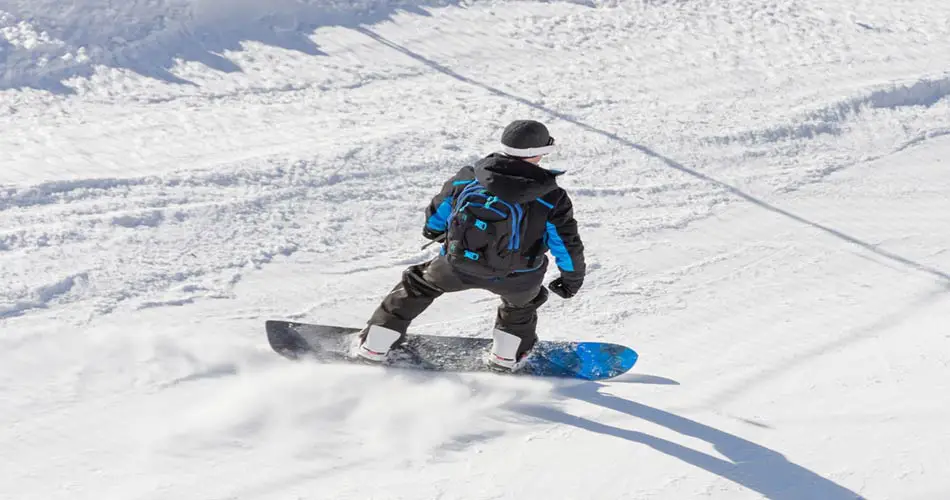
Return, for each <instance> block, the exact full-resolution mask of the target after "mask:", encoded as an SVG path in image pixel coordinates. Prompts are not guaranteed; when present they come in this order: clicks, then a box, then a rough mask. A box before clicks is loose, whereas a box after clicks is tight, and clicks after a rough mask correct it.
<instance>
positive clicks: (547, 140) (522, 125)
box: [501, 120, 554, 158]
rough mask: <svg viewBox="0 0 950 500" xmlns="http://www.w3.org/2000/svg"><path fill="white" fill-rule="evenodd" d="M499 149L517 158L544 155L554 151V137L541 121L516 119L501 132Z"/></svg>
mask: <svg viewBox="0 0 950 500" xmlns="http://www.w3.org/2000/svg"><path fill="white" fill-rule="evenodd" d="M501 150H502V151H503V152H504V153H505V154H507V155H509V156H516V157H518V158H531V157H534V156H541V155H546V154H548V153H552V152H554V138H553V137H551V135H550V134H548V128H547V127H545V126H544V124H543V123H541V122H536V121H534V120H516V121H513V122H511V123H510V124H509V125H508V126H507V127H505V131H504V132H502V134H501Z"/></svg>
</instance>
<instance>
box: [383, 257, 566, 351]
mask: <svg viewBox="0 0 950 500" xmlns="http://www.w3.org/2000/svg"><path fill="white" fill-rule="evenodd" d="M543 269H544V266H542V267H541V269H539V270H537V271H533V272H527V273H517V274H513V275H511V276H508V277H505V278H503V279H497V280H492V279H485V278H478V277H474V276H469V275H466V274H463V273H460V272H458V271H457V270H455V268H454V267H453V266H452V264H450V263H449V262H448V261H447V260H446V259H445V257H443V256H439V257H436V258H435V259H433V260H431V261H429V262H426V263H425V264H418V265H414V266H411V267H409V268H408V269H406V270H405V271H404V272H403V273H402V281H400V282H399V283H398V284H397V285H396V286H395V287H394V288H393V290H392V291H391V292H389V295H387V296H386V298H384V299H383V301H382V303H381V304H380V305H379V307H378V308H377V309H376V312H374V313H373V316H372V317H371V318H370V320H369V324H371V325H379V326H383V327H386V328H389V329H391V330H395V331H397V332H399V333H402V334H403V335H405V334H406V330H408V328H409V324H410V323H411V322H412V320H414V319H415V318H416V317H417V316H419V315H420V314H422V312H423V311H425V310H426V308H428V307H429V306H430V305H431V304H432V302H433V301H435V299H437V298H438V297H439V296H441V295H442V294H443V293H448V292H458V291H462V290H470V289H473V288H478V289H482V290H488V291H489V292H492V293H494V294H496V295H499V296H500V297H501V305H499V306H498V314H497V316H496V317H495V328H497V329H499V330H502V331H504V332H508V333H510V334H512V335H515V336H517V337H519V338H521V345H520V346H519V347H518V356H521V355H522V354H523V353H525V352H527V351H528V350H530V349H531V348H532V347H534V344H535V342H537V340H538V335H537V333H536V330H537V326H538V308H539V307H541V305H542V304H544V303H545V302H546V301H547V300H548V291H547V289H545V288H544V287H543V286H542V281H543V279H544V271H543Z"/></svg>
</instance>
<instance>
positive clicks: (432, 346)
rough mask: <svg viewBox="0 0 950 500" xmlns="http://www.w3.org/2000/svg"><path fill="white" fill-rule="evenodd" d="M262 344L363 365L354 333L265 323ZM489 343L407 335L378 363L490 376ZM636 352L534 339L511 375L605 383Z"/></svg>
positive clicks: (291, 354) (296, 355)
mask: <svg viewBox="0 0 950 500" xmlns="http://www.w3.org/2000/svg"><path fill="white" fill-rule="evenodd" d="M265 328H266V330H267V341H268V342H269V343H270V346H271V348H273V349H274V351H276V352H277V353H278V354H280V355H282V356H284V357H286V358H289V359H315V360H318V361H325V362H337V363H341V362H342V363H360V362H366V361H364V360H363V359H362V358H360V357H358V356H356V355H355V354H354V352H355V349H354V347H355V345H356V342H357V336H358V334H359V331H360V329H359V328H348V327H342V326H330V325H314V324H308V323H294V322H289V321H274V320H271V321H267V322H266V323H265ZM491 343H492V341H491V339H487V338H475V337H449V336H437V335H418V334H411V333H410V334H408V335H406V340H405V342H404V343H403V344H401V345H400V346H398V347H394V348H393V350H392V351H390V354H389V358H388V359H387V360H386V361H385V362H384V363H383V364H384V365H386V366H392V367H397V368H411V369H417V370H429V371H445V372H492V371H493V370H492V369H491V368H489V367H488V366H487V365H486V363H485V361H484V360H485V358H486V356H487V355H488V350H489V348H490V347H491ZM636 362H637V353H636V352H635V351H634V350H633V349H630V348H629V347H625V346H622V345H619V344H610V343H605V342H565V341H550V340H539V341H538V343H537V344H536V345H535V347H534V349H532V350H531V352H530V353H529V354H528V361H527V363H526V364H525V366H524V368H522V369H521V370H519V371H518V372H516V375H531V376H539V377H560V378H574V379H582V380H605V379H609V378H613V377H616V376H618V375H621V374H623V373H626V372H627V371H629V370H630V369H631V368H633V365H634V364H635V363H636Z"/></svg>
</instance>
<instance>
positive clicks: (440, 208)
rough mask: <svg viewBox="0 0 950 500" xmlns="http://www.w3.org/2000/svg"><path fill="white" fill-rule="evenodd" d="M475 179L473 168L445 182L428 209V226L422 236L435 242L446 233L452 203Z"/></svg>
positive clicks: (467, 168) (423, 229) (462, 171)
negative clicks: (465, 186) (462, 189)
mask: <svg viewBox="0 0 950 500" xmlns="http://www.w3.org/2000/svg"><path fill="white" fill-rule="evenodd" d="M474 179H475V171H474V170H473V169H472V168H471V167H465V168H463V169H462V170H459V172H458V173H457V174H455V175H454V176H453V177H452V178H451V179H449V180H447V181H445V184H443V185H442V190H441V191H439V194H437V195H435V196H434V197H433V198H432V201H431V202H430V203H429V206H427V207H426V224H425V227H424V228H422V235H423V236H425V237H426V238H428V239H430V240H434V239H436V238H438V237H439V236H441V235H442V233H444V232H445V231H446V224H448V220H449V215H450V214H451V213H452V202H454V201H455V195H456V194H458V193H459V192H460V191H461V188H462V186H464V185H465V184H468V183H470V182H472V180H474Z"/></svg>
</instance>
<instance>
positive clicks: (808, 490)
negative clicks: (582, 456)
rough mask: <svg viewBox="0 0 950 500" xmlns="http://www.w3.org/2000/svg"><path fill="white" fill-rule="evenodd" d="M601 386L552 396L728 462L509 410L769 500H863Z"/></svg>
mask: <svg viewBox="0 0 950 500" xmlns="http://www.w3.org/2000/svg"><path fill="white" fill-rule="evenodd" d="M602 387H605V386H604V385H603V384H599V383H596V382H590V383H581V384H577V385H571V386H561V387H557V388H556V389H555V392H556V393H557V394H558V395H560V396H563V397H565V398H568V399H576V400H580V401H585V402H588V403H590V404H593V405H597V406H601V407H603V408H607V409H610V410H614V411H617V412H620V413H623V414H626V415H629V416H631V417H634V418H638V419H641V420H645V421H648V422H651V423H654V424H657V425H660V426H663V427H666V428H667V429H670V430H672V431H675V432H678V433H680V434H682V435H684V436H689V437H691V438H695V439H699V440H702V441H705V442H707V443H709V444H711V445H712V446H713V447H715V449H716V451H718V452H719V453H721V454H722V455H723V456H725V457H727V459H728V460H723V459H721V458H718V457H715V456H712V455H709V454H706V453H703V452H700V451H697V450H694V449H692V448H688V447H686V446H683V445H681V444H677V443H674V442H672V441H668V440H666V439H662V438H658V437H655V436H651V435H649V434H646V433H643V432H639V431H634V430H629V429H622V428H619V427H614V426H610V425H606V424H601V423H599V422H596V421H594V420H590V419H587V418H583V417H577V416H574V415H570V414H568V413H566V412H564V411H562V410H560V409H557V408H552V407H550V406H545V405H539V404H516V405H513V407H512V409H514V411H516V412H518V413H521V414H523V415H526V416H529V417H532V418H536V419H540V420H546V421H549V422H554V423H559V424H565V425H572V426H574V427H578V428H581V429H584V430H588V431H590V432H596V433H598V434H604V435H608V436H614V437H617V438H620V439H624V440H626V441H630V442H631V443H635V444H640V445H645V446H649V447H650V448H653V449H654V450H656V451H659V452H661V453H664V454H666V455H669V456H671V457H675V458H677V459H679V460H682V461H683V462H686V463H688V464H690V465H692V466H694V467H698V468H701V469H703V470H705V471H707V472H710V473H713V474H716V475H717V476H719V477H722V478H724V479H727V480H729V481H732V482H733V483H736V484H738V485H740V486H743V487H745V488H748V489H750V490H752V491H755V492H757V493H759V494H760V495H762V496H763V497H765V498H769V499H771V500H800V499H803V498H814V499H822V500H845V499H847V500H854V499H862V498H864V497H862V496H861V495H859V494H858V493H856V492H854V491H852V490H850V489H848V488H846V487H844V486H842V485H839V484H837V483H835V482H834V481H831V480H830V479H827V478H824V477H822V476H821V475H819V474H817V473H816V472H813V471H811V470H809V469H807V468H805V467H803V466H801V465H798V464H796V463H794V462H791V461H790V460H788V459H787V458H786V457H785V456H784V455H782V454H781V453H779V452H777V451H775V450H772V449H769V448H766V447H764V446H762V445H758V444H756V443H753V442H751V441H749V440H746V439H743V438H741V437H739V436H736V435H734V434H730V433H728V432H725V431H721V430H719V429H715V428H713V427H710V426H708V425H705V424H701V423H699V422H697V421H695V420H690V419H688V418H685V417H681V416H679V415H675V414H673V413H670V412H667V411H663V410H660V409H658V408H653V407H651V406H647V405H645V404H641V403H637V402H634V401H629V400H626V399H623V398H619V397H616V396H612V395H609V394H603V393H601V392H600V389H601V388H602Z"/></svg>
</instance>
